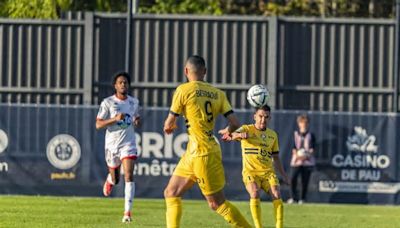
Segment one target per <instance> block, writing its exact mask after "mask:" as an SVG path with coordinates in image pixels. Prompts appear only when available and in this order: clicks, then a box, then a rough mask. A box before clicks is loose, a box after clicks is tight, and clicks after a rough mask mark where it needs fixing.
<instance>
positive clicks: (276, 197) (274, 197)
mask: <svg viewBox="0 0 400 228" xmlns="http://www.w3.org/2000/svg"><path fill="white" fill-rule="evenodd" d="M280 198H281V194H280V192H279V191H277V192H273V193H272V199H274V200H277V199H280Z"/></svg>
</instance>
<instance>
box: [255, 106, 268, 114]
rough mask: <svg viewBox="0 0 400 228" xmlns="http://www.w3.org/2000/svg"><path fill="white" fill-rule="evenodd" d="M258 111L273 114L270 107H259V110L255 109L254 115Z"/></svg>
mask: <svg viewBox="0 0 400 228" xmlns="http://www.w3.org/2000/svg"><path fill="white" fill-rule="evenodd" d="M258 110H264V111H266V112H271V107H269V106H268V105H264V106H260V107H257V108H255V110H254V113H256V112H257V111H258Z"/></svg>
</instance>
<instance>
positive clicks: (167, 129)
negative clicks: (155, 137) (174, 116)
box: [164, 123, 178, 135]
mask: <svg viewBox="0 0 400 228" xmlns="http://www.w3.org/2000/svg"><path fill="white" fill-rule="evenodd" d="M177 128H178V126H176V124H175V123H172V124H167V123H166V124H165V125H164V132H165V133H166V134H168V135H169V134H171V133H172V132H174V130H175V129H177Z"/></svg>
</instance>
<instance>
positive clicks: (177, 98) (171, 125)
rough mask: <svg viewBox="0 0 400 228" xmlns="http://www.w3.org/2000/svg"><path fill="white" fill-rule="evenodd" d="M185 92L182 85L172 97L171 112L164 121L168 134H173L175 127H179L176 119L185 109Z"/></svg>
mask: <svg viewBox="0 0 400 228" xmlns="http://www.w3.org/2000/svg"><path fill="white" fill-rule="evenodd" d="M183 100H184V96H183V92H182V87H178V88H177V89H176V90H175V92H174V96H173V97H172V104H171V108H170V110H169V114H168V116H167V118H166V119H165V121H164V132H165V133H166V134H171V133H172V132H173V131H174V130H175V129H177V128H178V127H177V125H176V120H177V119H178V117H179V115H180V113H182V110H183V103H184V102H183Z"/></svg>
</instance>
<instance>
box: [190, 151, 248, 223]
mask: <svg viewBox="0 0 400 228" xmlns="http://www.w3.org/2000/svg"><path fill="white" fill-rule="evenodd" d="M193 164H194V172H195V175H196V177H197V178H198V179H197V183H198V184H199V187H200V189H201V191H202V193H203V195H204V196H205V198H206V200H207V202H208V205H209V206H210V208H211V209H212V210H214V211H216V212H217V213H218V214H219V215H221V216H222V217H223V218H224V219H225V220H226V221H227V222H228V223H230V224H232V225H233V226H235V227H251V226H250V224H249V223H248V222H247V221H246V219H245V218H244V217H243V215H242V214H241V213H240V211H239V210H238V209H237V208H236V207H235V206H234V205H233V204H231V203H230V202H229V201H228V200H226V199H225V195H224V193H223V188H224V185H225V174H224V169H223V166H222V159H221V154H220V153H212V154H209V155H208V156H202V157H196V158H195V159H194V162H193Z"/></svg>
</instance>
